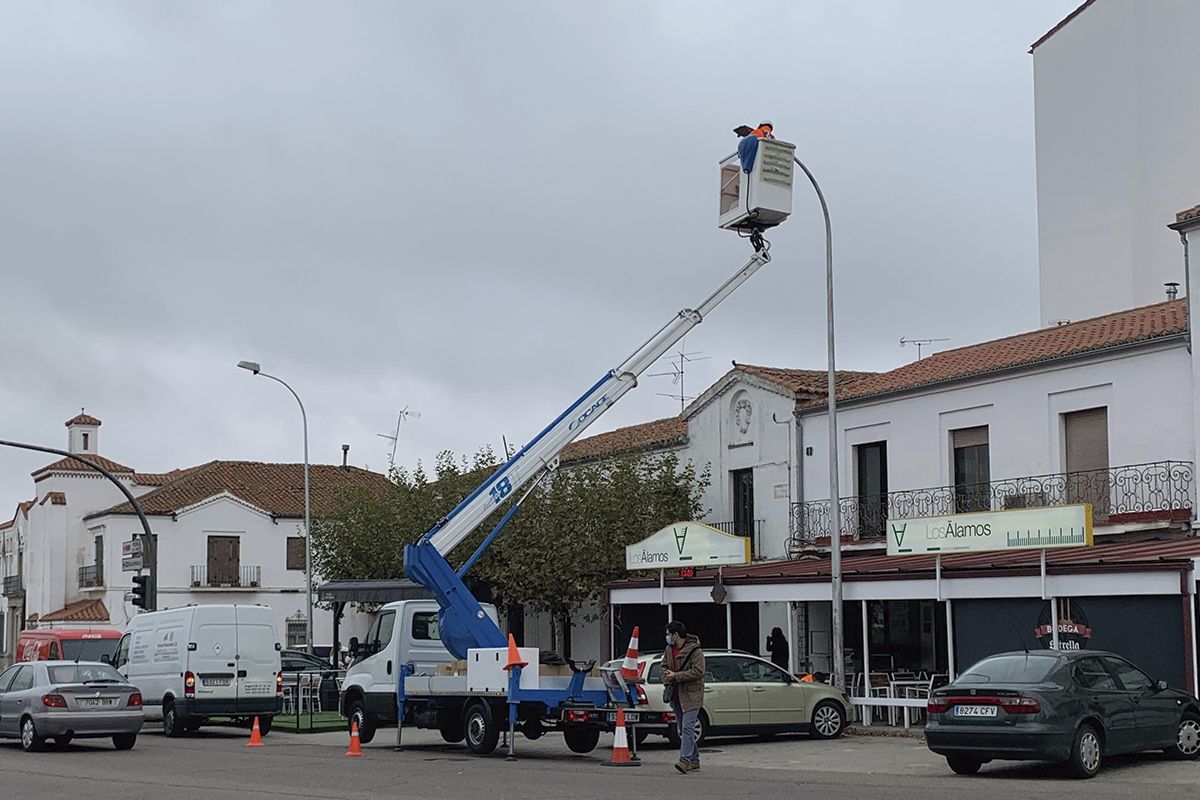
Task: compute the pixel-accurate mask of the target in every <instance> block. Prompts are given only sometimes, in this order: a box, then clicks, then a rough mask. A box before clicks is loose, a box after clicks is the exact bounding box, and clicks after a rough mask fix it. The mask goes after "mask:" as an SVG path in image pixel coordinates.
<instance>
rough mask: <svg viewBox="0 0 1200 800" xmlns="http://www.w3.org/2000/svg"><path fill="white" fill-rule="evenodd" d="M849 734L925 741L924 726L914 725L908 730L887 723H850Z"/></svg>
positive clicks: (847, 730) (847, 732) (847, 729)
mask: <svg viewBox="0 0 1200 800" xmlns="http://www.w3.org/2000/svg"><path fill="white" fill-rule="evenodd" d="M846 735H847V736H878V737H889V738H893V739H918V740H921V741H924V739H925V731H924V729H923V728H919V727H916V726H914V727H912V728H909V729H908V730H905V729H904V728H892V727H889V726H887V725H848V726H846Z"/></svg>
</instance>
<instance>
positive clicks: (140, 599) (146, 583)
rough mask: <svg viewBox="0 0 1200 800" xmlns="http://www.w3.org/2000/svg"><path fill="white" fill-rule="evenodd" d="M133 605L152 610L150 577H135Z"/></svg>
mask: <svg viewBox="0 0 1200 800" xmlns="http://www.w3.org/2000/svg"><path fill="white" fill-rule="evenodd" d="M133 604H134V606H136V607H137V608H140V609H143V610H148V609H149V608H150V576H149V575H134V576H133Z"/></svg>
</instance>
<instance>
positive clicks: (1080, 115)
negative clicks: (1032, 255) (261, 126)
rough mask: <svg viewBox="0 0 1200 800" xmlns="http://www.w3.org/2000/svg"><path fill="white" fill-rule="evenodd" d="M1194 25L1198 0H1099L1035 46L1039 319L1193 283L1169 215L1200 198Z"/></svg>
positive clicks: (1109, 307)
mask: <svg viewBox="0 0 1200 800" xmlns="http://www.w3.org/2000/svg"><path fill="white" fill-rule="evenodd" d="M1198 30H1200V3H1197V2H1195V0H1152V2H1147V1H1146V0H1100V2H1097V3H1094V4H1093V5H1091V6H1090V7H1088V8H1087V9H1085V10H1084V11H1083V12H1082V13H1081V14H1079V16H1077V17H1076V18H1075V19H1073V20H1071V21H1070V22H1069V23H1068V24H1067V25H1066V26H1065V27H1064V28H1062V29H1061V30H1059V31H1058V32H1056V33H1055V34H1054V35H1053V36H1051V37H1050V39H1048V40H1047V41H1046V42H1045V43H1043V44H1041V45H1040V46H1038V47H1037V48H1036V49H1035V50H1034V51H1033V68H1034V95H1035V99H1034V110H1035V118H1036V119H1035V127H1036V144H1037V196H1038V239H1039V260H1040V268H1041V324H1042V325H1047V324H1049V323H1050V320H1054V319H1071V320H1080V319H1084V318H1087V317H1092V316H1097V315H1099V314H1104V313H1108V312H1112V311H1118V310H1121V309H1125V308H1132V307H1135V306H1140V305H1146V304H1148V303H1153V302H1157V301H1159V300H1161V299H1163V298H1164V294H1163V283H1164V282H1166V281H1178V282H1179V283H1180V284H1184V283H1185V281H1184V278H1183V268H1182V259H1181V258H1180V255H1179V239H1178V237H1177V235H1176V234H1174V233H1172V232H1171V231H1168V230H1167V229H1166V225H1168V224H1169V223H1171V222H1174V221H1175V214H1176V212H1178V211H1181V210H1183V209H1185V208H1190V207H1191V206H1193V205H1195V204H1196V203H1197V202H1200V196H1198V195H1200V158H1197V157H1196V149H1195V135H1196V131H1198V130H1200V70H1197V69H1196V56H1195V52H1196V33H1197V31H1198ZM1180 291H1181V292H1182V291H1183V286H1182V285H1181V287H1180Z"/></svg>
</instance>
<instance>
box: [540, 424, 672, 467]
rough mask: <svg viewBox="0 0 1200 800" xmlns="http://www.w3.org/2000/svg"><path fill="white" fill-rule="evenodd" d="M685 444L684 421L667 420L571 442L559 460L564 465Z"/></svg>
mask: <svg viewBox="0 0 1200 800" xmlns="http://www.w3.org/2000/svg"><path fill="white" fill-rule="evenodd" d="M686 443H687V422H685V421H684V420H683V419H681V418H679V417H668V418H666V419H657V420H654V421H653V422H643V423H641V424H640V425H630V426H628V427H625V428H617V429H616V430H615V431H609V432H607V433H599V434H596V435H595V436H589V437H587V438H586V439H580V440H579V441H576V442H572V443H571V444H569V445H567V446H566V448H564V449H563V451H562V456H561V460H562V462H563V463H564V464H566V463H568V462H571V461H587V460H591V459H595V458H601V457H603V456H613V455H617V454H619V453H630V452H635V451H638V450H660V449H664V448H669V447H675V446H679V445H684V444H686Z"/></svg>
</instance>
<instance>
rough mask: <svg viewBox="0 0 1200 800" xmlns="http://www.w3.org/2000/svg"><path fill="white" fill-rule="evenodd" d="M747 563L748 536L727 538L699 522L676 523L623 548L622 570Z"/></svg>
mask: <svg viewBox="0 0 1200 800" xmlns="http://www.w3.org/2000/svg"><path fill="white" fill-rule="evenodd" d="M749 563H750V537H748V536H731V535H730V534H728V533H722V532H721V531H719V530H717V529H716V528H710V527H709V526H707V525H705V524H704V523H702V522H676V523H675V524H674V525H669V526H667V527H665V528H663V529H662V530H661V531H659V532H658V533H655V534H653V535H651V536H648V537H646V538H645V539H642V540H641V541H640V542H635V543H634V544H631V545H629V546H628V547H626V548H625V569H671V568H673V567H685V566H686V567H715V566H718V565H720V564H749Z"/></svg>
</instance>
